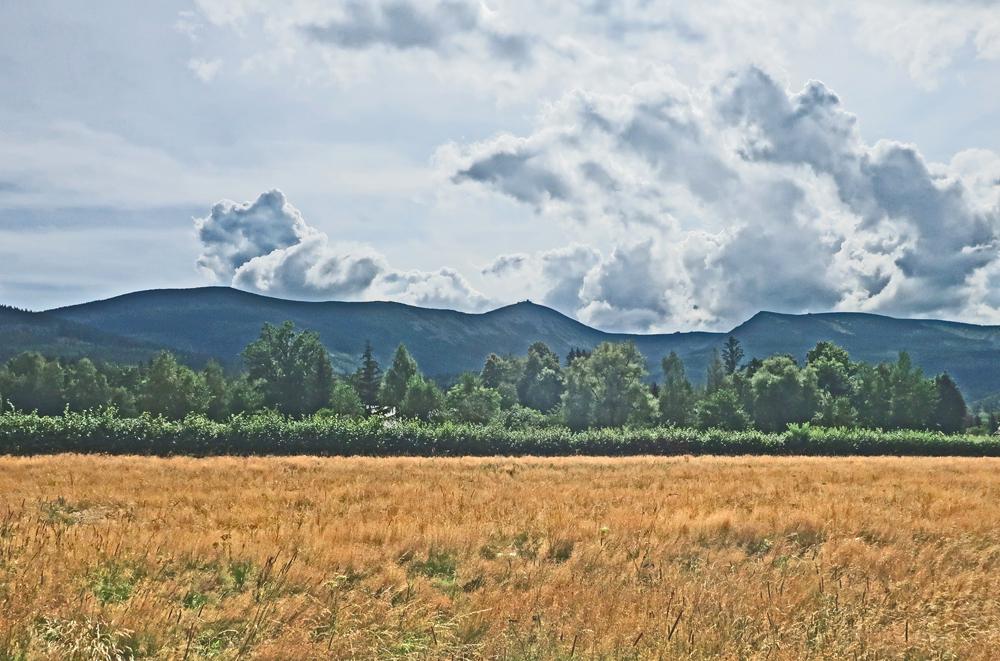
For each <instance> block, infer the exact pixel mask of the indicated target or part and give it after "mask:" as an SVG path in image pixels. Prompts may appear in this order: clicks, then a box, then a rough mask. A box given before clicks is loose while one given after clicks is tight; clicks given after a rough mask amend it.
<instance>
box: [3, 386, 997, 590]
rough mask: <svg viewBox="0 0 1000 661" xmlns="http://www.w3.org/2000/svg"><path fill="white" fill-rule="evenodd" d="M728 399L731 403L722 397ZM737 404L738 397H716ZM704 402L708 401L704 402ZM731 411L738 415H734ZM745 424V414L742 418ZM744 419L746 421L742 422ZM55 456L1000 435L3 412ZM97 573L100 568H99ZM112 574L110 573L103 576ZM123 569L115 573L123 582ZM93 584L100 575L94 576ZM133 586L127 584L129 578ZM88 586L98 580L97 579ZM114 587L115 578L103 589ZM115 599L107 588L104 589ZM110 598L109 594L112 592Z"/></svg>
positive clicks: (809, 449) (707, 450) (650, 447)
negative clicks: (580, 427) (218, 419)
mask: <svg viewBox="0 0 1000 661" xmlns="http://www.w3.org/2000/svg"><path fill="white" fill-rule="evenodd" d="M727 392H728V395H727V394H725V393H727ZM719 398H729V401H730V403H731V404H732V405H738V401H737V400H736V397H735V393H733V392H732V391H726V390H723V391H720V392H719V393H718V394H716V395H715V399H716V401H717V400H718V399H719ZM706 401H710V400H706ZM737 410H738V409H737ZM743 415H744V416H745V414H743ZM744 420H745V418H744ZM61 452H77V453H107V454H138V455H157V456H173V455H189V456H208V455H321V456H324V455H325V456H330V455H379V456H398V455H419V456H441V455H446V456H447V455H473V456H487V455H538V456H559V455H576V454H586V455H600V456H623V455H643V454H650V455H680V454H724V455H739V454H772V455H782V454H806V455H965V456H1000V437H997V436H975V435H947V434H943V433H941V432H938V431H914V430H891V431H880V430H870V429H846V428H826V427H818V426H808V425H801V426H794V425H793V426H790V428H789V430H788V431H786V432H783V433H765V432H760V431H755V430H736V431H725V430H721V429H704V430H697V429H689V428H683V427H644V428H636V427H630V428H601V429H587V430H583V431H579V432H574V431H571V430H570V429H568V428H567V427H563V426H544V427H534V428H520V429H517V428H507V427H504V426H502V425H499V424H490V425H471V424H458V423H453V422H443V423H427V422H422V421H419V420H385V419H382V418H378V417H368V418H359V419H350V418H345V417H339V416H334V417H323V416H309V417H304V418H289V417H286V416H283V415H280V414H278V413H274V412H271V413H267V412H265V413H261V414H257V415H251V416H245V415H238V416H234V417H232V418H230V419H229V420H227V421H226V422H215V421H212V420H209V419H208V418H206V417H204V416H190V417H188V418H185V419H184V420H168V419H166V418H162V417H153V416H149V415H142V416H139V417H137V418H121V417H119V416H118V415H116V414H115V412H114V411H110V410H103V411H85V412H73V411H70V412H68V413H66V414H65V415H62V416H54V417H53V416H42V415H38V414H36V413H19V412H6V413H4V414H0V454H9V455H34V454H52V453H61ZM101 571H103V569H102V570H101ZM108 571H109V574H108V575H110V576H114V570H108ZM124 571H125V570H124V569H121V570H120V571H119V577H120V576H121V575H125V576H131V574H123V572H124ZM251 573H252V566H250V565H245V566H239V567H237V566H236V565H234V566H233V567H232V568H231V569H230V570H227V576H229V575H230V574H231V578H227V581H229V582H230V583H232V584H233V585H234V586H235V585H236V584H237V583H240V582H241V581H242V583H244V584H245V582H246V580H247V576H249V575H250V574H251ZM95 576H99V574H98V573H96V572H95ZM129 580H130V581H131V580H132V579H131V578H130V579H129ZM94 584H95V585H96V584H97V582H96V581H95V583H94ZM107 584H108V585H112V584H115V585H117V584H118V578H114V579H113V580H111V581H109V582H107ZM111 593H114V590H111ZM109 594H110V593H109Z"/></svg>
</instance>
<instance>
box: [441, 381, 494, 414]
mask: <svg viewBox="0 0 1000 661" xmlns="http://www.w3.org/2000/svg"><path fill="white" fill-rule="evenodd" d="M445 408H446V409H447V412H448V418H449V419H451V420H454V421H456V422H472V423H478V424H485V423H487V422H489V421H490V420H492V419H493V418H495V417H496V416H497V414H498V413H499V412H500V393H499V392H497V391H496V390H495V389H494V388H487V387H486V386H484V385H483V383H482V380H481V379H480V378H479V376H477V375H475V374H469V373H466V374H463V375H462V376H461V378H460V379H459V380H458V383H456V384H455V385H454V386H452V387H451V388H450V389H449V390H448V394H447V396H446V397H445Z"/></svg>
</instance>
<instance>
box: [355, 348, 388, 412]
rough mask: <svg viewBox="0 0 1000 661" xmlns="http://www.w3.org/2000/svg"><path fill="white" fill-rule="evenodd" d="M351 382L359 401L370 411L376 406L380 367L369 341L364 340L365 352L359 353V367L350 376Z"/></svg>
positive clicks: (380, 379) (380, 380)
mask: <svg viewBox="0 0 1000 661" xmlns="http://www.w3.org/2000/svg"><path fill="white" fill-rule="evenodd" d="M351 382H352V385H353V386H354V389H355V390H357V391H358V396H359V397H360V398H361V403H362V404H364V405H365V409H366V410H367V411H368V412H369V413H370V412H371V411H372V410H373V409H374V408H375V407H376V406H378V393H379V389H380V387H381V385H382V368H381V367H379V364H378V361H377V360H375V355H374V353H373V352H372V343H371V342H368V341H366V342H365V352H364V353H363V354H361V367H359V368H358V371H357V372H355V373H354V376H353V377H351Z"/></svg>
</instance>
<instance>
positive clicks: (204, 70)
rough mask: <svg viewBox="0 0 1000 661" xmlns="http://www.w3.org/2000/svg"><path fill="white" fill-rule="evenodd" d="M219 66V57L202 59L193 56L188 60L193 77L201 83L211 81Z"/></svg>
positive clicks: (220, 65)
mask: <svg viewBox="0 0 1000 661" xmlns="http://www.w3.org/2000/svg"><path fill="white" fill-rule="evenodd" d="M221 68H222V60H221V59H219V58H215V59H212V60H203V59H201V58H197V57H195V58H191V59H190V60H188V69H190V70H191V72H192V73H193V74H194V75H195V77H196V78H197V79H198V80H200V81H201V82H203V83H210V82H212V80H213V79H214V78H215V77H216V76H217V75H219V70H220V69H221Z"/></svg>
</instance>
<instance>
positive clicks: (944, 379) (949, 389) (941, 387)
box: [933, 373, 969, 434]
mask: <svg viewBox="0 0 1000 661" xmlns="http://www.w3.org/2000/svg"><path fill="white" fill-rule="evenodd" d="M934 385H935V387H936V388H937V402H936V405H935V407H934V416H933V420H934V426H935V427H937V428H938V429H940V430H941V431H943V432H945V433H946V434H956V433H958V432H960V431H962V430H964V429H965V418H966V416H968V414H969V411H968V408H967V407H966V406H965V398H963V397H962V393H961V392H959V390H958V386H956V385H955V382H954V381H953V380H952V378H951V377H950V376H949V375H948V374H947V373H945V374H941V375H940V376H938V377H937V378H936V379H935V380H934Z"/></svg>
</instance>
